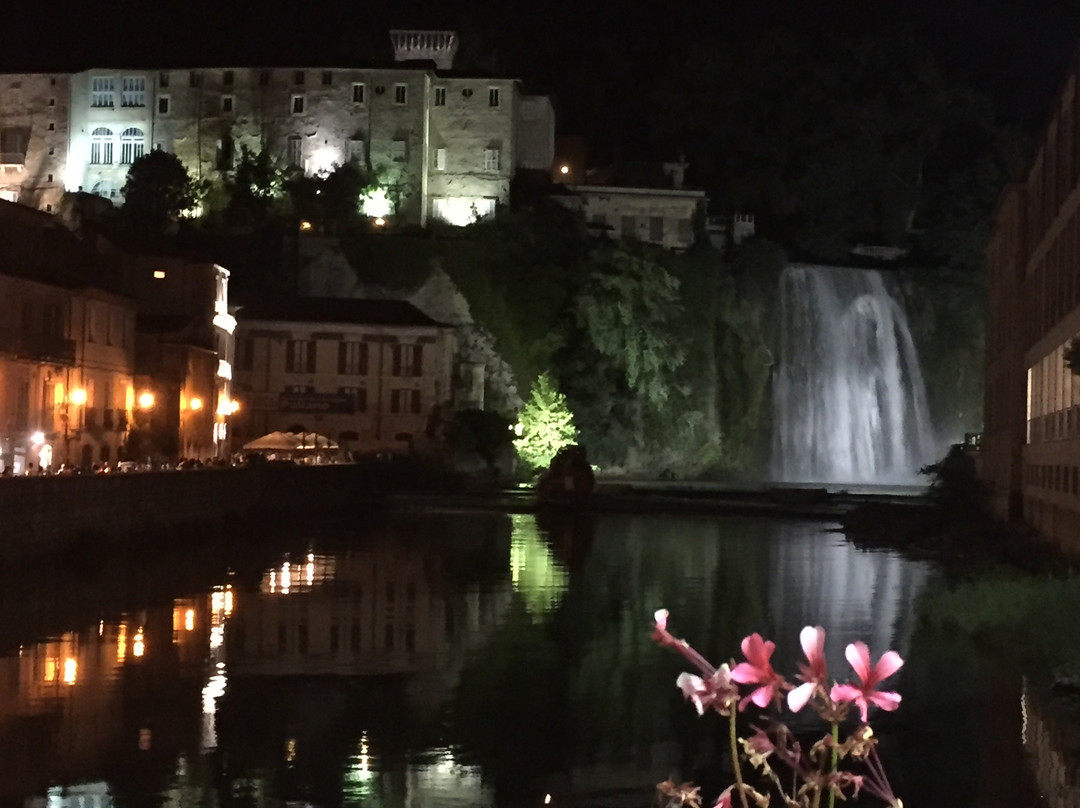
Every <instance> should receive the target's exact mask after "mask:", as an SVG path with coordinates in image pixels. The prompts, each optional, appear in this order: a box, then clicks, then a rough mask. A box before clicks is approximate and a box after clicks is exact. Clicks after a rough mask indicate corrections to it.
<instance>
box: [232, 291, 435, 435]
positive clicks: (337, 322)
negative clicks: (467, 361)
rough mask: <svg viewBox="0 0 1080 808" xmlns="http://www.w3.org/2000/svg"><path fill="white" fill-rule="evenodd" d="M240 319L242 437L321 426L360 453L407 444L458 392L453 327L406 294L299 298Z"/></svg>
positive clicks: (260, 307)
mask: <svg viewBox="0 0 1080 808" xmlns="http://www.w3.org/2000/svg"><path fill="white" fill-rule="evenodd" d="M237 319H238V324H237V359H236V367H235V371H234V374H235V388H234V389H235V393H234V395H235V396H236V398H237V400H238V402H239V412H238V414H237V415H238V420H237V430H238V434H237V436H236V437H235V440H236V442H237V443H238V444H242V443H243V442H245V441H246V440H250V439H253V438H257V437H259V436H261V435H264V434H268V433H270V432H275V431H281V432H313V433H318V434H321V435H325V436H326V437H329V438H331V439H333V440H335V441H337V442H338V443H339V444H340V445H341V446H342V447H343V448H346V449H350V450H354V451H361V452H373V451H406V450H408V449H409V448H410V446H411V445H412V444H413V441H414V440H416V439H419V438H421V437H422V436H423V435H424V433H425V429H426V427H427V425H428V423H429V419H430V417H431V414H432V412H433V411H434V409H435V408H436V407H437V406H439V405H441V404H443V403H445V402H447V401H449V400H450V398H451V395H452V388H451V384H452V371H453V357H454V337H453V329H452V328H451V327H449V326H446V325H443V324H441V323H438V322H436V321H435V320H432V319H431V318H430V317H428V316H427V315H425V314H424V313H423V312H421V311H420V310H419V309H417V308H416V307H415V306H413V305H412V304H410V303H406V302H405V301H401V300H356V299H340V298H298V299H291V300H286V301H281V302H280V303H277V302H275V303H264V304H255V305H251V306H244V307H242V308H241V309H240V310H239V312H238V314H237Z"/></svg>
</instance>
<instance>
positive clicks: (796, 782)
mask: <svg viewBox="0 0 1080 808" xmlns="http://www.w3.org/2000/svg"><path fill="white" fill-rule="evenodd" d="M667 620H668V613H667V611H666V610H664V609H661V610H660V611H658V612H657V613H656V623H655V626H654V628H653V639H654V640H655V641H656V642H657V643H659V644H660V645H661V646H665V647H668V648H674V649H675V650H676V651H678V652H679V653H680V654H682V655H683V656H684V657H685V658H686V659H687V661H688V662H690V663H691V664H692V665H693V666H694V667H695V668H696V669H697V671H698V672H697V673H683V674H680V675H679V678H678V680H677V682H676V684H677V685H678V687H679V689H680V690H682V692H683V695H684V696H686V698H687V699H688V700H689V701H690V702H692V703H693V705H694V706H695V707H696V708H697V711H698V714H700V715H703V714H704V713H705V712H706V711H708V710H715V711H716V712H718V713H719V714H720V715H722V716H725V717H726V718H727V719H728V723H729V729H730V732H729V735H730V741H731V744H730V745H731V758H732V764H733V766H734V770H735V782H734V783H733V784H732V785H731V786H730V787H728V788H727V789H726V790H725V791H724V792H723V793H722V794H721V795H720V797H719V799H718V800H717V802H716V806H715V808H732V806H733V805H734V802H733V801H734V800H735V799H738V800H739V804H740V805H741V808H749V805H750V803H751V802H753V803H754V804H755V805H757V806H759V808H766V806H769V805H771V803H772V797H773V796H774V795H778V796H779V797H780V799H781V800H782V804H783V805H785V806H788V808H819V806H820V804H821V800H822V799H823V797H824V798H825V799H826V800H827V803H828V805H829V806H830V808H831V806H833V805H834V801H835V800H836V799H837V798H839V799H846V798H847V796H848V795H852V796H854V795H858V794H859V793H860V792H865V793H868V794H871V795H873V796H874V797H877V798H878V799H879V800H881V801H882V802H884V803H885V805H887V806H888V807H889V808H903V803H901V801H900V799H899V798H898V797H897V796H896V795H895V794H894V793H893V790H892V786H891V785H890V784H889V780H888V778H887V777H886V775H885V769H884V767H883V765H882V763H881V758H880V756H879V755H878V752H877V740H876V739H875V738H874V735H873V730H872V729H871V728H870V726H869V724H868V723H867V720H868V715H869V711H870V707H871V706H875V707H878V708H880V709H882V710H887V711H892V710H896V709H897V708H898V707H899V706H900V694H899V693H896V692H893V691H887V690H879V689H878V686H879V685H880V684H881V683H882V682H883V681H884V680H885V679H887V678H889V677H890V676H892V675H893V674H894V673H896V672H897V671H898V670H900V667H901V666H902V665H903V664H904V660H903V659H901V658H900V655H899V654H898V653H896V652H895V651H887V652H885V653H884V654H882V656H881V658H880V659H878V661H877V662H876V663H872V660H871V656H870V649H869V648H867V646H866V643H863V642H853V643H851V644H850V645H848V646H847V648H846V649H845V656H846V657H847V661H848V662H849V663H850V665H851V667H852V669H853V670H854V671H855V676H856V677H857V680H858V681H856V682H835V681H834V682H831V683H830V681H829V678H828V671H827V670H826V664H825V629H823V628H822V627H821V626H806V627H805V628H804V629H803V630H802V631H801V632H800V633H799V642H800V644H801V645H802V650H803V654H804V655H805V657H806V661H805V662H803V663H800V665H799V675H798V677H797V679H798V680H799V682H800V684H793V683H790V682H788V681H787V680H786V679H784V677H783V676H781V675H780V674H778V673H777V672H776V671H775V670H774V669H773V666H772V661H771V660H772V655H773V652H774V651H775V650H776V644H775V643H773V642H771V641H769V640H765V639H763V638H762V637H761V635H760V634H756V633H755V634H751V635H749V636H748V637H745V638H744V639H743V641H742V653H743V657H745V661H744V662H740V663H738V664H734V663H733V662H732V663H730V664H723V665H720V666H719V667H715V666H713V665H712V664H711V663H710V662H708V661H707V660H706V659H705V658H704V657H703V656H702V655H701V654H699V653H698V652H697V651H695V650H694V649H693V648H691V647H690V645H689V643H687V642H686V641H685V640H680V639H678V638H676V637H674V636H673V635H672V634H671V633H670V632H669V631H668V628H667ZM740 685H743V686H748V687H749V690H748V692H744V691H742V690H740V687H739V686H740ZM785 701H786V705H787V708H788V709H789V710H790V711H791V712H793V713H798V712H801V711H802V710H803V709H804V708H806V707H807V706H808V705H809V706H810V707H811V708H812V709H813V710H815V711H816V712H817V714H818V715H819V716H821V718H822V719H823V720H824V721H825V722H826V723H827V724H829V725H830V727H831V731H830V732H829V733H828V734H826V735H824V736H823V737H822V738H821V739H820V740H818V741H817V742H816V743H814V744H813V745H812V746H811V747H810V748H809V749H803V747H802V744H800V742H799V740H798V739H797V738H796V737H795V735H794V733H792V731H791V730H790V729H789V728H788V726H787V725H786V724H785V723H783V721H781V720H780V719H779V717H778V716H779V715H780V711H781V710H782V708H783V705H784V703H785ZM750 704H753V705H755V706H757V707H758V708H761V709H765V708H768V707H774V708H776V714H775V715H773V716H768V715H766V716H763V718H762V724H761V725H759V726H755V727H754V732H753V734H752V735H750V736H749V737H747V738H738V737H737V733H736V715H737V713H739V712H743V711H745V710H746V708H747V707H748V706H749V705H750ZM853 707H854V708H856V709H857V710H858V715H859V720H860V724H859V725H858V726H857V727H856V728H855V729H854V730H853V731H852V732H850V733H849V734H848V736H847V738H846V739H845V740H843V741H841V740H840V725H841V723H842V722H844V721H845V719H846V718H847V717H848V715H849V713H850V712H851V710H852V708H853ZM740 748H741V753H740ZM744 759H745V761H746V762H747V763H748V764H749V765H750V767H751V768H753V769H754V770H756V771H758V772H759V773H760V775H761V782H762V783H763V785H762V787H761V789H759V788H756V787H755V786H754V785H751V784H750V783H748V782H746V781H745V780H744V778H743V774H742V761H743V760H744ZM842 762H844V763H852V764H856V765H858V767H859V769H860V770H861V773H856V772H854V771H850V770H847V769H842V768H841V766H840V764H841V763H842ZM774 765H780V766H782V767H783V770H784V771H787V772H790V773H791V774H793V775H794V778H790V779H789V780H782V779H781V777H780V775H779V774H778V773H777V771H776V770H775V769H774V768H773V766H774ZM785 783H787V785H786V786H785ZM689 789H690V786H689V784H685V785H684V786H682V787H680V788H675V787H674V784H672V783H670V782H666V783H661V785H660V787H659V791H658V794H659V796H660V797H661V799H662V804H663V805H665V806H673V805H679V804H683V805H685V804H688V802H687V801H686V799H685V796H686V795H687V794H692V795H693V800H694V801H696V800H697V799H698V793H697V790H696V789H693V790H692V791H690V790H689ZM676 793H678V794H680V795H682V799H676V796H675V795H676Z"/></svg>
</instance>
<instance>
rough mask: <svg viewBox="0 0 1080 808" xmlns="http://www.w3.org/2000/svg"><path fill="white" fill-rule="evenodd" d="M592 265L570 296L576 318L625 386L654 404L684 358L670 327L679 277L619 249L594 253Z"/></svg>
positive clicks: (664, 393) (663, 394)
mask: <svg viewBox="0 0 1080 808" xmlns="http://www.w3.org/2000/svg"><path fill="white" fill-rule="evenodd" d="M593 267H594V269H593V272H592V273H591V274H590V275H589V278H588V280H587V281H586V282H585V286H584V287H583V288H582V290H581V291H580V292H579V294H578V295H577V297H576V299H575V301H574V313H575V317H576V318H577V323H578V325H579V326H580V327H581V328H583V329H584V330H585V332H586V333H587V334H588V336H589V338H590V339H591V341H592V344H593V345H594V346H595V347H596V350H597V352H599V353H600V355H601V356H603V357H605V358H606V359H607V360H609V361H610V362H611V363H612V365H613V366H614V367H615V368H616V369H617V370H618V371H619V372H620V373H622V374H623V375H624V376H625V380H626V386H627V387H628V388H629V389H630V390H631V391H633V393H634V394H635V395H636V396H638V397H639V398H641V399H642V400H643V401H644V402H645V403H647V404H649V405H651V406H653V407H659V406H661V405H662V404H663V403H664V402H665V401H667V399H668V397H669V395H670V394H671V384H672V379H673V376H672V373H673V371H675V370H676V369H677V368H678V367H679V366H680V365H681V364H682V363H683V361H684V360H685V358H686V354H685V352H684V351H683V349H682V346H681V345H680V344H678V342H677V341H676V339H675V334H674V330H673V327H674V324H675V322H676V320H677V319H678V317H679V314H680V313H681V308H682V307H681V305H680V302H679V282H678V280H676V279H675V278H674V277H673V276H672V275H671V274H670V273H668V272H667V271H666V270H665V269H664V268H663V267H662V266H660V265H659V264H656V263H654V262H651V261H647V260H645V259H644V258H640V257H638V256H634V255H630V254H628V253H625V252H622V251H621V250H616V251H614V252H612V253H610V254H606V253H604V252H601V253H599V254H598V255H597V256H595V257H594V262H593Z"/></svg>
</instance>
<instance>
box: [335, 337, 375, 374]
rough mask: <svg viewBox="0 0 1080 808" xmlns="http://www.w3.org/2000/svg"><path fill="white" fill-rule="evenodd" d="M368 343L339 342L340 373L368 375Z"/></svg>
mask: <svg viewBox="0 0 1080 808" xmlns="http://www.w3.org/2000/svg"><path fill="white" fill-rule="evenodd" d="M367 372H368V344H367V343H366V342H339V343H338V373H340V374H341V375H343V376H366V375H367Z"/></svg>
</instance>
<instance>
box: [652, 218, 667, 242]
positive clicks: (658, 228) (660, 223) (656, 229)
mask: <svg viewBox="0 0 1080 808" xmlns="http://www.w3.org/2000/svg"><path fill="white" fill-rule="evenodd" d="M663 240H664V217H663V216H650V217H649V241H663Z"/></svg>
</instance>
